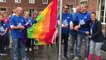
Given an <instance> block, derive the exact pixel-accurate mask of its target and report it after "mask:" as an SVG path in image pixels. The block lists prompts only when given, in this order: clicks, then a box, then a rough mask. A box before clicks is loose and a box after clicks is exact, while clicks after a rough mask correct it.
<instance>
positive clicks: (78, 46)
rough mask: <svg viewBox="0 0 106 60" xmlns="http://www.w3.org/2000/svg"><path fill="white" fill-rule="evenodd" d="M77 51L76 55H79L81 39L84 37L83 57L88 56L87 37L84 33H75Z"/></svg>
mask: <svg viewBox="0 0 106 60" xmlns="http://www.w3.org/2000/svg"><path fill="white" fill-rule="evenodd" d="M77 36H78V37H77V51H76V56H77V57H81V45H82V41H83V39H84V42H85V54H84V55H85V58H88V54H89V37H88V36H87V35H86V34H79V33H78V35H77Z"/></svg>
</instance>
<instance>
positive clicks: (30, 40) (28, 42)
mask: <svg viewBox="0 0 106 60" xmlns="http://www.w3.org/2000/svg"><path fill="white" fill-rule="evenodd" d="M33 45H34V39H30V38H27V41H26V48H32V47H33Z"/></svg>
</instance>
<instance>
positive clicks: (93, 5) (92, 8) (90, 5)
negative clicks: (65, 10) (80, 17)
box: [63, 0, 98, 12]
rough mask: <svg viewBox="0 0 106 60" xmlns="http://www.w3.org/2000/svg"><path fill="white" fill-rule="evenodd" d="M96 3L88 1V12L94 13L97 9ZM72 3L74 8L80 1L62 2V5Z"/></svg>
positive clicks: (95, 0) (64, 0)
mask: <svg viewBox="0 0 106 60" xmlns="http://www.w3.org/2000/svg"><path fill="white" fill-rule="evenodd" d="M97 1H98V0H88V10H89V11H91V12H92V11H96V8H97ZM72 3H74V7H75V6H76V5H78V4H80V0H63V4H72Z"/></svg>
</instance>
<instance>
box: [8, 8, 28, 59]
mask: <svg viewBox="0 0 106 60" xmlns="http://www.w3.org/2000/svg"><path fill="white" fill-rule="evenodd" d="M22 13H23V9H22V8H21V7H17V8H16V13H15V15H14V16H12V17H11V19H10V28H11V34H12V40H13V46H14V47H13V54H14V60H19V50H20V52H21V57H22V60H27V56H26V51H25V45H24V43H23V40H22V39H23V37H24V32H23V30H24V29H25V28H26V27H25V24H26V22H25V19H24V17H23V16H22Z"/></svg>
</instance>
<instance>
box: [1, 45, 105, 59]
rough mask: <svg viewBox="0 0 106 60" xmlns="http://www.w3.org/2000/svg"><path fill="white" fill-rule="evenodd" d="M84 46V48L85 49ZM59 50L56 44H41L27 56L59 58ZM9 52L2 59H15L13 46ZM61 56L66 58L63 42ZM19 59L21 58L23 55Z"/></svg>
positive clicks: (30, 57)
mask: <svg viewBox="0 0 106 60" xmlns="http://www.w3.org/2000/svg"><path fill="white" fill-rule="evenodd" d="M83 47H84V46H83ZM83 47H82V49H84V48H83ZM57 51H58V50H57V47H56V45H53V46H40V47H39V48H38V49H35V50H33V51H32V52H29V51H27V56H28V58H29V60H57V56H58V54H57ZM7 53H8V55H7V56H0V60H13V48H12V49H11V50H9V51H8V52H7ZM69 53H70V52H69V51H68V59H69V60H73V57H72V56H70V54H69ZM81 53H82V55H83V54H84V52H83V50H82V52H81ZM101 54H102V60H106V52H105V51H102V50H101ZM61 57H62V59H61V60H64V57H63V44H62V56H61ZM19 60H21V57H20V59H19ZM81 60H84V58H83V57H82V58H81ZM94 60H95V59H94Z"/></svg>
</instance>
